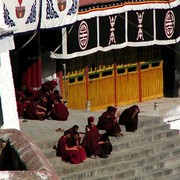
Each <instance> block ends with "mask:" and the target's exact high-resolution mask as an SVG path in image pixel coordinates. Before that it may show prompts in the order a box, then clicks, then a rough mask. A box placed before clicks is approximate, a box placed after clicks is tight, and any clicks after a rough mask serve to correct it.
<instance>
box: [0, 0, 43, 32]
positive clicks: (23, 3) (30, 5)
mask: <svg viewBox="0 0 180 180" xmlns="http://www.w3.org/2000/svg"><path fill="white" fill-rule="evenodd" d="M2 3H3V14H4V23H5V24H6V26H7V27H9V28H10V29H12V30H13V31H14V34H17V33H23V32H28V31H32V30H35V29H37V25H38V22H39V9H40V8H39V5H40V1H39V0H31V1H30V0H2Z"/></svg>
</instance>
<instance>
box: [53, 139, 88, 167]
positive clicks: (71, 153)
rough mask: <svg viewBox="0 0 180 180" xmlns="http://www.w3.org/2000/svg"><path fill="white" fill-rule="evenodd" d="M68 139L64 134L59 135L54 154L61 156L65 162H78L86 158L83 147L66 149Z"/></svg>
mask: <svg viewBox="0 0 180 180" xmlns="http://www.w3.org/2000/svg"><path fill="white" fill-rule="evenodd" d="M66 147H70V146H69V145H68V141H67V139H66V138H65V136H61V138H60V139H59V141H58V145H57V151H56V155H57V156H61V158H62V160H63V161H65V162H70V163H71V164H79V163H81V162H83V161H84V160H85V159H86V153H85V150H84V148H83V147H79V148H78V150H66Z"/></svg>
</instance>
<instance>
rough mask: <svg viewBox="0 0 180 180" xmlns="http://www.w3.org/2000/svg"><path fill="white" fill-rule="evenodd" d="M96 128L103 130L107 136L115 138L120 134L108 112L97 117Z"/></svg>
mask: <svg viewBox="0 0 180 180" xmlns="http://www.w3.org/2000/svg"><path fill="white" fill-rule="evenodd" d="M97 128H98V129H99V130H105V131H106V132H107V134H108V135H109V136H116V135H117V134H119V133H120V132H121V128H120V126H119V124H118V123H117V121H116V117H115V116H114V114H112V112H110V111H108V110H107V111H106V112H104V113H103V114H102V115H101V116H100V117H99V120H98V124H97Z"/></svg>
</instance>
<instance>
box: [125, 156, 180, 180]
mask: <svg viewBox="0 0 180 180" xmlns="http://www.w3.org/2000/svg"><path fill="white" fill-rule="evenodd" d="M176 158H177V157H176ZM174 161H175V160H174ZM176 161H178V164H177V163H175V164H174V165H172V166H170V167H164V168H159V169H155V170H152V172H147V173H142V174H139V175H134V176H133V177H128V178H124V179H125V180H134V179H136V180H149V179H156V180H162V179H163V180H164V179H166V180H172V179H173V176H174V179H176V178H177V177H178V178H179V179H180V161H179V158H178V159H177V160H176ZM178 174H179V175H178ZM177 175H178V176H177ZM179 179H177V180H179Z"/></svg>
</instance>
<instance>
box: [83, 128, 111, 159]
mask: <svg viewBox="0 0 180 180" xmlns="http://www.w3.org/2000/svg"><path fill="white" fill-rule="evenodd" d="M87 128H89V129H90V131H87ZM100 140H101V135H100V134H99V131H98V129H97V127H96V126H95V125H92V126H89V125H87V126H86V134H85V136H84V138H83V141H82V146H83V147H84V148H85V150H86V155H87V157H90V156H92V155H94V156H99V157H102V156H103V155H107V154H110V153H111V151H112V145H111V144H110V143H108V144H106V145H109V146H104V145H102V144H99V141H100Z"/></svg>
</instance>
